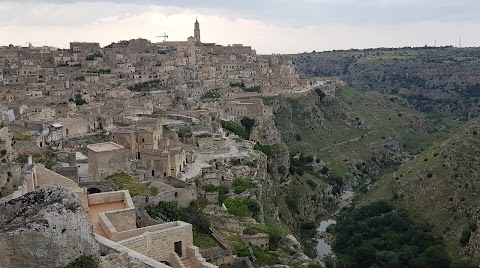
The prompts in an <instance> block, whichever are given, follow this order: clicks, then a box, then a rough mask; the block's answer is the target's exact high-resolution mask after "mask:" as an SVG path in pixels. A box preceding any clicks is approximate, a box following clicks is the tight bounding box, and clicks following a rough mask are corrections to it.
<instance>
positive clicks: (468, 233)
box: [460, 228, 472, 246]
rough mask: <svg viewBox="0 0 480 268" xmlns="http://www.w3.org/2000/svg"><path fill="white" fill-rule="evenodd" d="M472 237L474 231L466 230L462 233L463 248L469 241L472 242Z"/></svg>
mask: <svg viewBox="0 0 480 268" xmlns="http://www.w3.org/2000/svg"><path fill="white" fill-rule="evenodd" d="M471 235H472V231H470V229H468V228H465V229H464V230H463V232H462V237H461V238H460V244H462V246H465V245H466V244H468V241H470V236H471Z"/></svg>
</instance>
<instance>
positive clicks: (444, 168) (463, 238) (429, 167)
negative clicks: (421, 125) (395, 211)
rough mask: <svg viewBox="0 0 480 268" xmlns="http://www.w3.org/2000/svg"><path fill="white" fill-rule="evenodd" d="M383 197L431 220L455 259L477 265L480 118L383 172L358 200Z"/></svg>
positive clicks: (479, 252) (479, 244) (479, 246)
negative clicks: (395, 167) (394, 167)
mask: <svg viewBox="0 0 480 268" xmlns="http://www.w3.org/2000/svg"><path fill="white" fill-rule="evenodd" d="M382 199H386V200H390V201H391V202H392V203H393V204H394V205H395V206H397V207H401V208H406V209H407V210H408V211H409V212H410V213H411V214H412V215H413V216H414V217H418V218H422V219H425V220H427V221H428V222H429V223H431V224H433V226H434V231H435V232H436V233H438V234H441V235H443V237H444V238H445V241H446V246H447V250H448V252H449V253H450V254H451V255H452V256H453V257H454V258H464V259H468V260H470V261H474V262H476V263H477V264H478V263H480V231H479V230H478V226H479V225H480V118H477V119H474V120H472V121H470V122H469V123H467V124H466V125H465V126H463V127H461V128H460V129H458V130H457V131H456V132H454V133H453V134H452V135H451V136H449V137H448V138H446V139H444V140H442V141H439V142H438V143H436V144H435V145H433V146H432V147H431V148H429V149H427V150H425V151H424V152H423V153H422V154H420V155H418V156H416V157H415V158H414V159H412V160H411V161H409V162H407V163H405V164H403V165H402V166H401V167H400V168H399V169H398V170H397V171H395V172H393V173H390V174H387V175H385V176H383V177H382V178H381V179H380V180H379V181H377V182H376V183H374V184H373V185H372V187H371V189H370V190H369V191H368V193H367V194H366V196H365V197H363V199H362V203H363V204H366V203H370V202H373V201H377V200H382Z"/></svg>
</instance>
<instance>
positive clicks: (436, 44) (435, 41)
mask: <svg viewBox="0 0 480 268" xmlns="http://www.w3.org/2000/svg"><path fill="white" fill-rule="evenodd" d="M433 46H434V47H437V39H436V38H435V45H433Z"/></svg>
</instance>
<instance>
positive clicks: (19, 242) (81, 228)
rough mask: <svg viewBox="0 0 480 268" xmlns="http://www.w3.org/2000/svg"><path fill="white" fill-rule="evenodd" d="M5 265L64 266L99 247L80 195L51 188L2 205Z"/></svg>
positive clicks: (0, 257) (0, 241)
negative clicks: (79, 197)
mask: <svg viewBox="0 0 480 268" xmlns="http://www.w3.org/2000/svg"><path fill="white" fill-rule="evenodd" d="M0 252H2V253H1V254H0V264H1V266H2V267H64V266H66V265H67V264H69V263H70V262H71V261H73V260H75V259H76V258H77V257H78V256H80V255H86V256H94V257H98V254H99V248H98V244H97V242H96V240H95V237H94V235H93V230H92V226H91V225H90V223H89V221H88V219H87V216H86V214H85V211H84V210H83V207H82V204H81V202H80V200H79V199H78V197H77V196H76V195H75V194H74V193H72V192H70V191H68V190H67V189H66V188H61V187H48V188H43V189H39V190H36V191H34V192H31V193H28V194H26V195H24V196H21V197H19V198H16V199H13V200H11V201H9V202H7V203H4V204H0Z"/></svg>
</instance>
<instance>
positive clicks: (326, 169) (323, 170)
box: [320, 166, 330, 175]
mask: <svg viewBox="0 0 480 268" xmlns="http://www.w3.org/2000/svg"><path fill="white" fill-rule="evenodd" d="M328 171H330V169H329V168H328V167H327V166H324V167H323V168H322V169H321V170H320V173H322V174H325V175H326V174H328Z"/></svg>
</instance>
